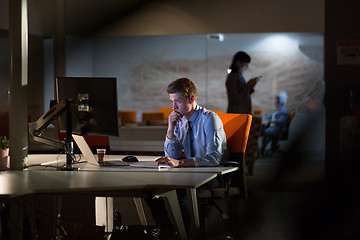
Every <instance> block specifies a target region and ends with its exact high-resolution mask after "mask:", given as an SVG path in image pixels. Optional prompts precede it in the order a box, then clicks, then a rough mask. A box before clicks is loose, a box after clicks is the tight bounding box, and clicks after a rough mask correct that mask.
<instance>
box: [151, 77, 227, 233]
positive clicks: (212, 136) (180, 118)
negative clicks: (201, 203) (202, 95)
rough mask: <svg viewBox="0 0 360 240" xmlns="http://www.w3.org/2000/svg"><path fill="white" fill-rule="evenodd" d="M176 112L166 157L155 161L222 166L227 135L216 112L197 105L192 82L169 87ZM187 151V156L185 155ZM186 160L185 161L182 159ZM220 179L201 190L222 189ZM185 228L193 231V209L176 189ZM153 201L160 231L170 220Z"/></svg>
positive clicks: (171, 119) (171, 120)
mask: <svg viewBox="0 0 360 240" xmlns="http://www.w3.org/2000/svg"><path fill="white" fill-rule="evenodd" d="M167 92H168V93H169V94H170V100H171V102H172V108H173V112H172V113H171V114H170V115H169V118H168V129H167V134H166V139H165V143H164V152H165V157H161V158H159V159H157V160H156V161H157V162H158V164H168V165H170V166H173V167H206V166H219V164H220V163H221V162H222V161H223V158H225V157H224V152H225V150H226V136H225V131H224V128H223V125H222V121H221V119H220V118H219V116H218V115H216V114H215V113H214V112H212V111H210V110H207V109H205V108H203V107H201V106H199V105H197V102H196V99H197V89H196V86H195V84H194V82H193V81H191V80H190V79H187V78H179V79H177V80H175V81H173V82H172V83H170V84H169V86H168V87H167ZM183 152H184V153H183ZM183 155H185V158H183V159H182V156H183ZM222 184H223V183H222V181H221V179H220V178H218V179H214V180H212V181H210V182H208V183H207V184H205V185H203V186H202V187H201V189H209V188H215V187H220V186H221V185H222ZM177 195H178V199H179V205H180V210H181V213H182V216H183V219H184V224H185V228H186V229H187V231H189V229H190V222H191V218H190V209H189V205H188V199H187V195H186V191H184V190H177ZM158 200H162V199H151V200H147V203H148V205H149V207H150V210H151V212H152V215H153V218H154V220H155V222H156V223H157V225H158V226H159V227H160V228H165V229H166V228H167V227H170V226H169V223H170V221H169V217H168V216H167V213H166V209H165V207H164V204H163V202H159V201H158Z"/></svg>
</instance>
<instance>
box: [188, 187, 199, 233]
mask: <svg viewBox="0 0 360 240" xmlns="http://www.w3.org/2000/svg"><path fill="white" fill-rule="evenodd" d="M187 195H188V199H189V205H190V210H191V213H192V219H193V222H192V229H193V231H194V233H195V235H196V236H199V234H200V220H199V209H198V202H197V195H196V189H195V188H190V189H187Z"/></svg>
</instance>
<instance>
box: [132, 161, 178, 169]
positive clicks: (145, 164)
mask: <svg viewBox="0 0 360 240" xmlns="http://www.w3.org/2000/svg"><path fill="white" fill-rule="evenodd" d="M130 167H139V168H158V169H166V168H172V167H171V166H169V165H166V164H160V165H157V162H155V161H139V162H132V163H130Z"/></svg>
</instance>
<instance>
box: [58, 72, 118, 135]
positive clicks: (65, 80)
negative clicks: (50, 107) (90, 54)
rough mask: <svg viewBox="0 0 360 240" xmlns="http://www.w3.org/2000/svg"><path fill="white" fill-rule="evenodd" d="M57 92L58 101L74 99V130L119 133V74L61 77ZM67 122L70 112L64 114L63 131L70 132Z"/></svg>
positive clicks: (93, 133) (62, 119) (92, 132)
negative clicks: (111, 75)
mask: <svg viewBox="0 0 360 240" xmlns="http://www.w3.org/2000/svg"><path fill="white" fill-rule="evenodd" d="M56 92H57V101H58V102H59V101H62V100H65V99H70V100H71V102H72V104H71V105H72V106H71V108H72V133H77V134H83V135H105V136H118V135H119V128H118V106H117V101H118V100H117V99H118V98H117V87H116V78H111V77H57V78H56ZM66 124H67V122H66V116H61V117H60V131H61V132H66Z"/></svg>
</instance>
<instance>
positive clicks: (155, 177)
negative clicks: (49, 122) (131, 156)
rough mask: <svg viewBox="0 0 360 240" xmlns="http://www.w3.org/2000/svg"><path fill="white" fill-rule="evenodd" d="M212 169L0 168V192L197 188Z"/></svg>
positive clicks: (37, 192)
mask: <svg viewBox="0 0 360 240" xmlns="http://www.w3.org/2000/svg"><path fill="white" fill-rule="evenodd" d="M215 176H216V174H211V173H198V174H191V173H176V177H174V173H169V172H164V173H162V174H153V173H151V172H143V173H140V172H137V173H134V172H102V171H101V172H94V171H33V170H24V171H10V170H8V171H2V172H0V182H1V184H0V196H3V197H19V196H23V195H27V194H39V193H59V194H61V193H77V194H81V193H89V194H93V195H98V193H102V192H107V191H122V190H124V191H129V190H134V192H136V190H137V189H141V190H144V189H145V190H146V189H149V190H150V189H155V188H156V189H164V190H166V191H167V190H170V189H175V188H197V187H198V186H201V185H202V184H203V183H205V182H207V181H209V180H211V179H213V178H214V177H215Z"/></svg>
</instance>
